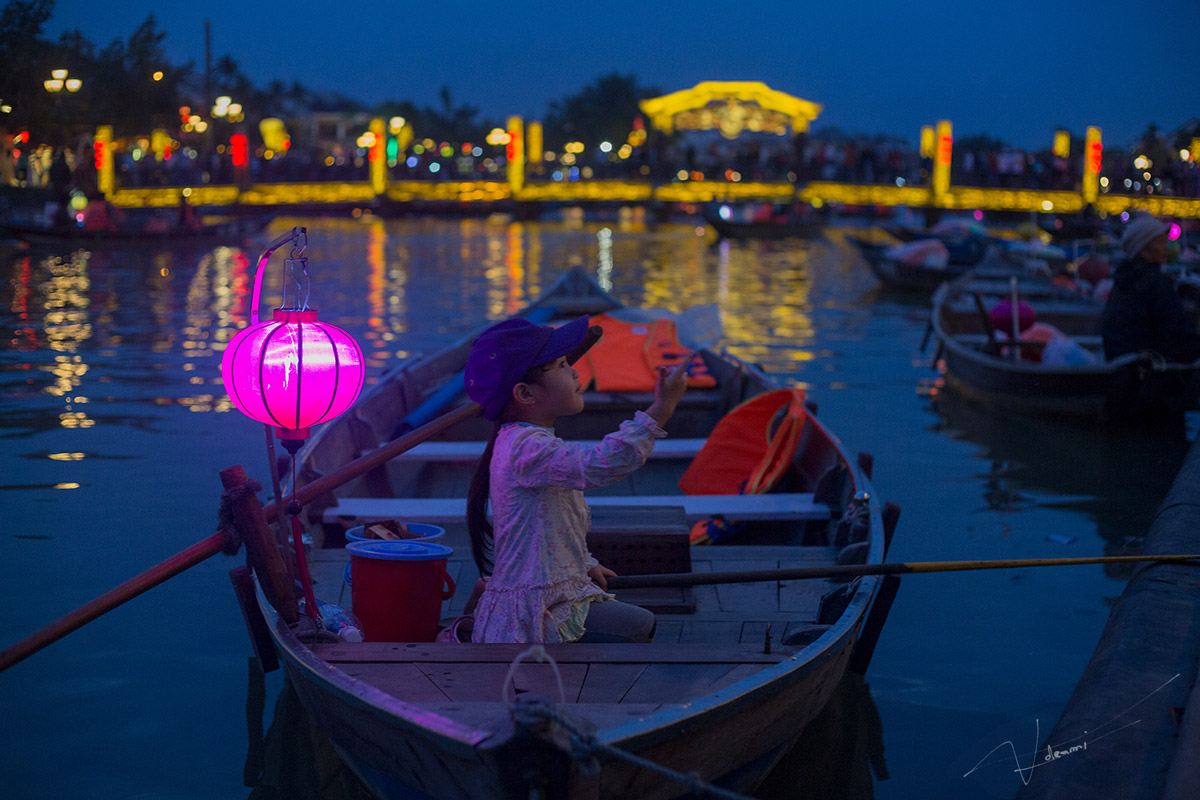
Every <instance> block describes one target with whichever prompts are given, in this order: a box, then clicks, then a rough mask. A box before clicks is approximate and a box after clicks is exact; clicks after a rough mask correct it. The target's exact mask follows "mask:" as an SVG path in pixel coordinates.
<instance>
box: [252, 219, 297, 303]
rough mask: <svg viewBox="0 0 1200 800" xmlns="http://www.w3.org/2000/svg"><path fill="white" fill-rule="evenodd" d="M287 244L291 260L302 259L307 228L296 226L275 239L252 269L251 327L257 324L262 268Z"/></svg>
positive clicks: (260, 297)
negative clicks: (290, 248) (289, 244)
mask: <svg viewBox="0 0 1200 800" xmlns="http://www.w3.org/2000/svg"><path fill="white" fill-rule="evenodd" d="M288 242H291V243H292V254H291V255H292V258H293V259H297V258H301V257H303V254H304V251H305V249H306V248H307V247H308V228H305V227H303V226H301V225H297V226H296V227H294V228H292V229H291V230H290V231H288V232H287V233H285V234H283V235H282V236H280V237H279V238H278V239H276V240H275V241H273V242H271V243H270V244H269V245H267V248H266V249H265V250H263V252H262V255H261V256H259V257H258V266H256V267H255V269H254V292H253V294H252V295H251V297H250V324H251V325H257V324H258V304H259V302H260V301H261V299H262V280H263V268H264V267H265V266H266V264H267V261H269V260H270V258H271V256H272V255H273V254H274V252H275V251H276V250H278V249H279V248H280V247H282V246H283V245H285V244H287V243H288ZM304 274H305V277H306V278H307V276H308V270H307V269H305V271H304ZM304 307H305V308H307V307H308V295H307V293H306V294H305V298H304Z"/></svg>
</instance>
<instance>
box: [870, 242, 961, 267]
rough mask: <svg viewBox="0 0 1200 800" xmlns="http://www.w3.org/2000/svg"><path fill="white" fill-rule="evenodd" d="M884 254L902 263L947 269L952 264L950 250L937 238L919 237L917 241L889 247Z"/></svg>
mask: <svg viewBox="0 0 1200 800" xmlns="http://www.w3.org/2000/svg"><path fill="white" fill-rule="evenodd" d="M883 255H884V256H885V257H887V258H890V259H892V260H893V261H899V262H900V263H902V264H911V265H912V266H916V267H933V268H935V269H945V268H946V267H947V266H948V265H949V264H950V251H949V250H947V249H946V245H944V244H942V243H941V242H940V241H938V240H937V239H918V240H917V241H915V242H905V243H904V244H900V245H896V246H895V247H889V248H888V249H886V250H884V251H883Z"/></svg>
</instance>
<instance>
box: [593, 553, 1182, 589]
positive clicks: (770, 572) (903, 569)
mask: <svg viewBox="0 0 1200 800" xmlns="http://www.w3.org/2000/svg"><path fill="white" fill-rule="evenodd" d="M1137 561H1162V562H1172V563H1173V562H1180V561H1196V562H1197V564H1200V555H1167V556H1095V557H1091V558H1026V559H1012V560H998V561H926V562H919V561H918V562H909V563H904V562H898V563H895V564H841V565H830V566H826V567H794V568H785V569H761V570H747V571H744V572H673V573H666V574H663V575H614V576H613V577H610V578H609V579H608V581H607V584H608V588H609V589H610V590H613V591H615V590H617V589H651V588H659V587H666V586H709V585H712V584H720V583H757V582H761V581H792V580H808V579H813V578H858V577H861V576H865V575H904V574H908V573H918V572H961V571H965V570H974V569H1021V568H1025V567H1068V566H1074V565H1077V564H1117V563H1126V562H1137Z"/></svg>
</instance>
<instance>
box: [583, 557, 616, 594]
mask: <svg viewBox="0 0 1200 800" xmlns="http://www.w3.org/2000/svg"><path fill="white" fill-rule="evenodd" d="M616 574H617V573H615V572H613V571H612V570H611V569H609V568H608V567H606V566H604V565H603V564H597V565H596V566H594V567H592V568H591V569H589V570H588V577H589V578H591V579H592V583H594V584H596V585H597V586H599V587H600V588H601V589H604V590H605V591H608V579H609V578H610V577H613V576H615V575H616Z"/></svg>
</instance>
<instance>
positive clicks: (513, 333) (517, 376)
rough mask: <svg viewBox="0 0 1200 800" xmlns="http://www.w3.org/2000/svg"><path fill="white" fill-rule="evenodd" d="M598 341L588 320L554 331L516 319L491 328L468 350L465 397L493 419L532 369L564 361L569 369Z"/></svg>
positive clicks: (464, 377) (580, 320)
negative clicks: (568, 363)
mask: <svg viewBox="0 0 1200 800" xmlns="http://www.w3.org/2000/svg"><path fill="white" fill-rule="evenodd" d="M598 338H600V337H599V326H595V327H594V328H589V327H588V318H587V317H580V318H579V319H576V320H572V321H571V322H568V323H567V324H566V325H562V326H560V327H558V328H552V327H550V326H548V325H535V324H533V323H532V322H530V321H529V320H527V319H520V318H516V319H508V320H505V321H504V322H499V323H496V324H495V325H493V326H492V327H490V328H488V329H487V330H486V331H484V332H483V333H481V334H480V335H479V338H478V339H476V340H475V342H474V344H472V345H471V353H470V355H468V356H467V369H466V372H465V373H464V375H463V381H464V382H465V383H466V387H467V396H468V397H470V398H471V399H472V400H474V401H475V402H476V403H479V405H481V406H483V415H484V416H485V417H487V418H488V419H492V420H494V419H495V418H496V417H498V416H499V415H500V412H501V411H503V410H504V406H506V405H507V404H508V401H509V400H510V399H511V398H512V390H513V387H514V386H516V385H517V384H518V383H520V381H521V378H523V377H524V376H525V373H526V372H528V371H529V370H530V369H531V368H532V367H534V366H536V365H538V364H545V363H546V362H548V361H554V360H555V359H558V358H562V357H563V356H566V357H567V359H568V361H570V363H572V364H574V363H575V361H576V360H577V359H578V358H579V357H580V356H582V355H583V354H584V353H585V352H587V349H588V347H590V346H591V345H592V344H595V342H596V339H598Z"/></svg>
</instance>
